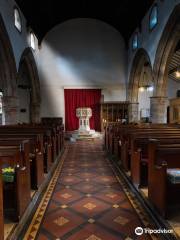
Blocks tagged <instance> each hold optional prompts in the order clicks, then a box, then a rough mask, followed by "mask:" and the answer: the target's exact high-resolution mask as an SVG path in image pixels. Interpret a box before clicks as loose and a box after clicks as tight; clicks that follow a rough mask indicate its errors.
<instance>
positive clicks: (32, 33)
mask: <svg viewBox="0 0 180 240" xmlns="http://www.w3.org/2000/svg"><path fill="white" fill-rule="evenodd" d="M31 36H33V40H34V48H33V47H32V44H31V43H32V42H31ZM29 37H30V47H31V48H32V49H33V51H35V50H36V41H35V35H34V32H33V31H32V30H31V31H30V32H29Z"/></svg>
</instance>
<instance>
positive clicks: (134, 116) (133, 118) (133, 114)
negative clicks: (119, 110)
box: [128, 103, 139, 123]
mask: <svg viewBox="0 0 180 240" xmlns="http://www.w3.org/2000/svg"><path fill="white" fill-rule="evenodd" d="M138 113H139V103H129V107H128V115H129V123H132V122H138V120H139V117H138Z"/></svg>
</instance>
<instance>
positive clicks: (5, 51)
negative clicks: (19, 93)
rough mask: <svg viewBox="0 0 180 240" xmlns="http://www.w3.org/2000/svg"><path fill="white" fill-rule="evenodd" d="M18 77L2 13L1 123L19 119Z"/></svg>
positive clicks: (0, 58)
mask: <svg viewBox="0 0 180 240" xmlns="http://www.w3.org/2000/svg"><path fill="white" fill-rule="evenodd" d="M16 78H17V69H16V62H15V58H14V53H13V49H12V46H11V42H10V39H9V36H8V33H7V30H6V27H5V24H4V21H3V18H2V16H1V15H0V89H1V90H2V91H3V98H2V104H3V105H2V108H3V114H2V121H1V124H14V123H16V120H17V104H18V102H17V98H16Z"/></svg>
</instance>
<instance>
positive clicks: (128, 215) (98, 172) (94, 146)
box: [25, 140, 151, 240]
mask: <svg viewBox="0 0 180 240" xmlns="http://www.w3.org/2000/svg"><path fill="white" fill-rule="evenodd" d="M62 161H63V163H62V164H59V166H58V168H57V170H56V172H55V174H54V177H53V179H52V181H51V183H50V185H49V188H48V189H47V191H46V193H45V196H44V198H43V200H42V202H41V204H40V206H39V208H38V210H37V212H36V215H35V216H34V218H33V220H32V223H31V225H30V226H29V229H28V231H27V233H26V235H25V239H29V240H30V239H31V240H32V239H39V240H46V239H48V240H51V239H52V240H59V239H60V240H66V239H67V240H121V239H124V240H136V239H139V240H140V239H141V240H142V239H144V240H149V239H151V237H150V236H149V235H144V234H143V235H141V236H137V235H135V228H136V227H142V228H143V227H147V226H144V224H143V222H142V221H141V218H140V217H139V216H138V214H137V212H136V211H135V208H134V207H133V205H132V204H131V202H130V201H129V198H128V196H127V193H125V191H124V188H123V185H122V184H121V182H119V180H118V178H117V177H116V176H115V174H114V172H113V170H112V166H111V163H110V162H109V161H108V160H107V158H106V156H105V153H104V151H103V149H102V142H101V141H100V140H96V141H94V142H93V141H92V142H91V141H80V142H77V143H68V144H67V147H66V151H65V153H64V155H63V159H62ZM126 191H127V190H126ZM139 214H141V213H139ZM146 221H147V224H151V223H150V222H148V220H146Z"/></svg>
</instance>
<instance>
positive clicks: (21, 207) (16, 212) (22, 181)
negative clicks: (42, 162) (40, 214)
mask: <svg viewBox="0 0 180 240" xmlns="http://www.w3.org/2000/svg"><path fill="white" fill-rule="evenodd" d="M24 162H26V161H25V159H24V154H23V152H22V150H21V149H20V148H19V146H0V168H1V169H2V168H3V167H4V166H10V167H12V168H15V181H14V182H13V183H4V182H3V198H4V201H3V202H4V209H5V210H6V211H5V213H6V212H7V210H8V209H13V218H14V220H15V221H17V220H18V219H20V217H21V216H22V214H23V213H24V211H25V209H26V208H27V206H28V204H29V202H30V181H29V172H28V171H29V169H28V168H27V167H26V166H23V163H24Z"/></svg>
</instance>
